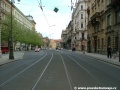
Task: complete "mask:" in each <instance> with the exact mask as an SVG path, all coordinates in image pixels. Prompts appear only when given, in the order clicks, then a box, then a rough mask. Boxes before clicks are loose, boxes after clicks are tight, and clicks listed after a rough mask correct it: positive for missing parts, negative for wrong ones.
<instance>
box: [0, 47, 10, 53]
mask: <svg viewBox="0 0 120 90" xmlns="http://www.w3.org/2000/svg"><path fill="white" fill-rule="evenodd" d="M1 52H2V53H8V52H9V48H8V46H1Z"/></svg>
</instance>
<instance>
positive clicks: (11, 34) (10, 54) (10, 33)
mask: <svg viewBox="0 0 120 90" xmlns="http://www.w3.org/2000/svg"><path fill="white" fill-rule="evenodd" d="M19 1H20V0H18V2H19ZM14 2H15V1H14V0H11V2H10V4H11V28H10V31H9V48H10V51H9V59H14V53H13V27H12V19H13V17H12V6H13V3H14Z"/></svg>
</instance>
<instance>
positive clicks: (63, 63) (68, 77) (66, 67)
mask: <svg viewBox="0 0 120 90" xmlns="http://www.w3.org/2000/svg"><path fill="white" fill-rule="evenodd" d="M59 55H60V54H59ZM60 56H61V55H60ZM61 58H62V62H63V65H64V69H65V72H66V75H67V79H68V82H69V85H70V89H71V90H73V89H72V84H71V80H70V78H69V73H68V70H67V67H66V65H65V62H64V59H63V57H62V56H61Z"/></svg>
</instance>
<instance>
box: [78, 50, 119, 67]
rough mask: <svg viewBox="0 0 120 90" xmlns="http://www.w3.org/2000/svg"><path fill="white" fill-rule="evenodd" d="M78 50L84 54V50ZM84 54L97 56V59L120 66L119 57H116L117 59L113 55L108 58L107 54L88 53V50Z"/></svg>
mask: <svg viewBox="0 0 120 90" xmlns="http://www.w3.org/2000/svg"><path fill="white" fill-rule="evenodd" d="M76 52H78V53H80V54H83V52H81V51H76ZM84 55H87V56H90V57H93V58H96V59H97V60H101V61H104V62H107V63H110V64H113V65H116V66H120V62H119V57H116V58H115V59H114V58H113V57H112V58H107V55H102V54H97V53H87V52H85V54H84Z"/></svg>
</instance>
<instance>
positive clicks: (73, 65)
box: [0, 50, 120, 90]
mask: <svg viewBox="0 0 120 90" xmlns="http://www.w3.org/2000/svg"><path fill="white" fill-rule="evenodd" d="M103 87H104V89H102V88H103ZM83 88H84V89H83ZM87 88H89V89H87ZM90 88H94V89H90ZM95 88H96V89H95ZM97 88H99V89H97ZM100 88H101V89H100ZM105 88H106V89H105ZM109 88H111V89H109ZM0 90H120V67H118V66H115V65H112V64H109V63H105V62H102V61H100V60H96V59H95V58H92V57H89V56H86V55H84V54H79V53H77V52H72V51H68V50H41V51H40V52H34V51H30V52H26V53H25V54H24V56H23V59H21V60H17V61H15V62H12V63H8V64H5V65H2V66H0Z"/></svg>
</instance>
